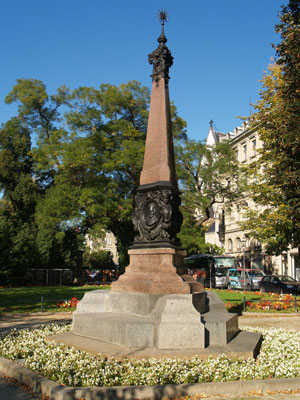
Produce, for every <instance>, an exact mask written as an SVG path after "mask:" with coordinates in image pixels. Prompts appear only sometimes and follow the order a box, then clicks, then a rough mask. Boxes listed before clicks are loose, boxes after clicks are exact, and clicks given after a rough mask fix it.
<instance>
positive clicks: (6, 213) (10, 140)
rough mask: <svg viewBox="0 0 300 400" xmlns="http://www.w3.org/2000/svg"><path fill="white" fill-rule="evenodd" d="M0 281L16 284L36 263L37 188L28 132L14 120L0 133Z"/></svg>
mask: <svg viewBox="0 0 300 400" xmlns="http://www.w3.org/2000/svg"><path fill="white" fill-rule="evenodd" d="M0 189H1V191H2V198H1V201H0V279H1V281H2V283H9V284H11V283H18V282H21V281H22V277H23V276H24V273H25V271H26V269H28V268H30V267H35V266H36V264H37V263H38V260H39V258H38V252H37V249H36V246H35V234H36V225H35V220H34V213H35V205H36V201H37V199H38V197H39V194H40V188H39V187H38V185H37V184H36V182H35V181H34V175H33V159H32V154H31V139H30V132H29V131H28V129H27V128H26V127H25V126H24V125H23V124H22V123H21V121H20V120H19V119H17V118H12V119H11V120H9V121H8V122H7V123H6V124H5V125H4V126H3V127H2V129H1V130H0Z"/></svg>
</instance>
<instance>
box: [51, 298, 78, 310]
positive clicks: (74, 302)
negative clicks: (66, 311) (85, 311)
mask: <svg viewBox="0 0 300 400" xmlns="http://www.w3.org/2000/svg"><path fill="white" fill-rule="evenodd" d="M78 303H79V300H78V299H77V297H72V299H71V300H65V301H63V302H62V303H56V305H57V307H62V308H76V307H77V304H78Z"/></svg>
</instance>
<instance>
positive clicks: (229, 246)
mask: <svg viewBox="0 0 300 400" xmlns="http://www.w3.org/2000/svg"><path fill="white" fill-rule="evenodd" d="M228 251H232V240H231V239H229V240H228Z"/></svg>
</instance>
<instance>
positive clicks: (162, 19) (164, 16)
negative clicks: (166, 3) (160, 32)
mask: <svg viewBox="0 0 300 400" xmlns="http://www.w3.org/2000/svg"><path fill="white" fill-rule="evenodd" d="M158 19H159V20H160V22H161V24H162V25H164V24H165V21H166V22H168V19H169V14H168V11H167V10H163V9H161V10H159V13H158Z"/></svg>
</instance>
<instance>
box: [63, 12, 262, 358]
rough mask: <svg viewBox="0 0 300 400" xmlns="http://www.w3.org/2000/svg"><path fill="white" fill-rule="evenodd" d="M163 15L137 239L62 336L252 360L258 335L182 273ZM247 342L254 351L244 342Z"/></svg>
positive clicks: (137, 349) (106, 348)
mask: <svg viewBox="0 0 300 400" xmlns="http://www.w3.org/2000/svg"><path fill="white" fill-rule="evenodd" d="M160 19H161V23H162V32H161V35H160V37H159V38H158V43H159V45H158V48H157V49H156V50H155V51H154V52H153V53H151V54H150V55H149V62H150V64H153V74H152V80H153V86H152V96H151V104H150V115H149V122H148V131H147V140H146V148H145V157H144V166H143V170H142V173H141V177H140V186H139V187H138V188H137V191H136V194H135V198H134V212H133V216H132V220H133V224H134V229H135V232H136V236H135V240H134V243H133V245H132V247H131V249H130V250H129V255H130V264H129V266H128V267H127V268H126V272H125V274H123V275H122V276H120V278H119V279H118V281H116V282H114V283H113V284H112V288H111V290H110V291H108V290H95V291H91V292H87V293H86V294H85V295H84V298H83V299H82V300H81V301H80V303H79V304H78V306H77V310H76V312H75V313H74V315H73V327H72V332H71V333H67V334H66V335H67V336H64V338H63V339H62V340H63V341H64V342H65V343H69V344H72V345H74V343H77V345H78V343H79V346H80V348H85V347H84V346H83V344H82V343H84V344H85V346H87V348H89V346H92V347H93V349H97V352H98V353H101V354H102V355H103V354H107V355H109V356H113V357H117V358H120V357H121V358H122V357H128V356H130V355H131V356H134V357H141V358H143V357H150V356H151V357H153V356H156V357H163V356H172V357H173V356H174V357H175V356H186V351H187V350H188V351H189V355H195V354H201V353H202V352H203V351H204V350H206V349H204V348H205V347H208V346H212V347H211V348H212V351H214V352H216V353H220V352H221V353H223V352H231V353H234V354H235V356H236V355H237V353H238V354H240V351H242V353H243V354H242V355H245V356H247V357H249V355H250V356H251V354H255V352H256V351H257V349H258V348H259V343H260V334H257V333H254V332H244V333H242V334H241V335H239V329H238V316H237V314H229V313H228V312H226V311H225V306H224V303H223V302H222V300H220V299H219V297H218V295H217V294H216V293H213V292H209V293H207V292H205V291H204V290H203V286H202V285H201V284H200V283H198V282H196V281H195V280H194V279H193V277H190V276H188V275H184V273H183V272H184V266H183V257H184V256H185V252H184V251H183V250H182V249H181V248H180V243H179V240H178V239H177V236H176V235H177V233H178V232H179V231H180V227H181V223H182V215H181V213H180V211H179V205H180V197H179V192H178V187H177V180H176V174H175V163H174V152H173V141H172V130H171V118H170V102H169V93H168V82H169V75H168V72H169V68H170V66H171V65H172V63H173V57H172V56H171V53H170V51H169V49H168V48H167V46H166V41H167V39H166V37H165V35H164V22H165V20H166V13H165V12H161V13H160ZM178 272H179V273H178ZM90 339H92V340H93V342H92V344H91V342H90ZM94 340H96V341H97V342H96V343H95V342H94ZM248 342H249V343H250V350H251V351H250V352H248V350H247V349H246V347H245V343H248ZM108 343H109V345H108ZM241 343H242V345H241ZM215 346H217V348H216V347H215ZM213 349H214V350H213ZM244 350H246V351H244Z"/></svg>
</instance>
